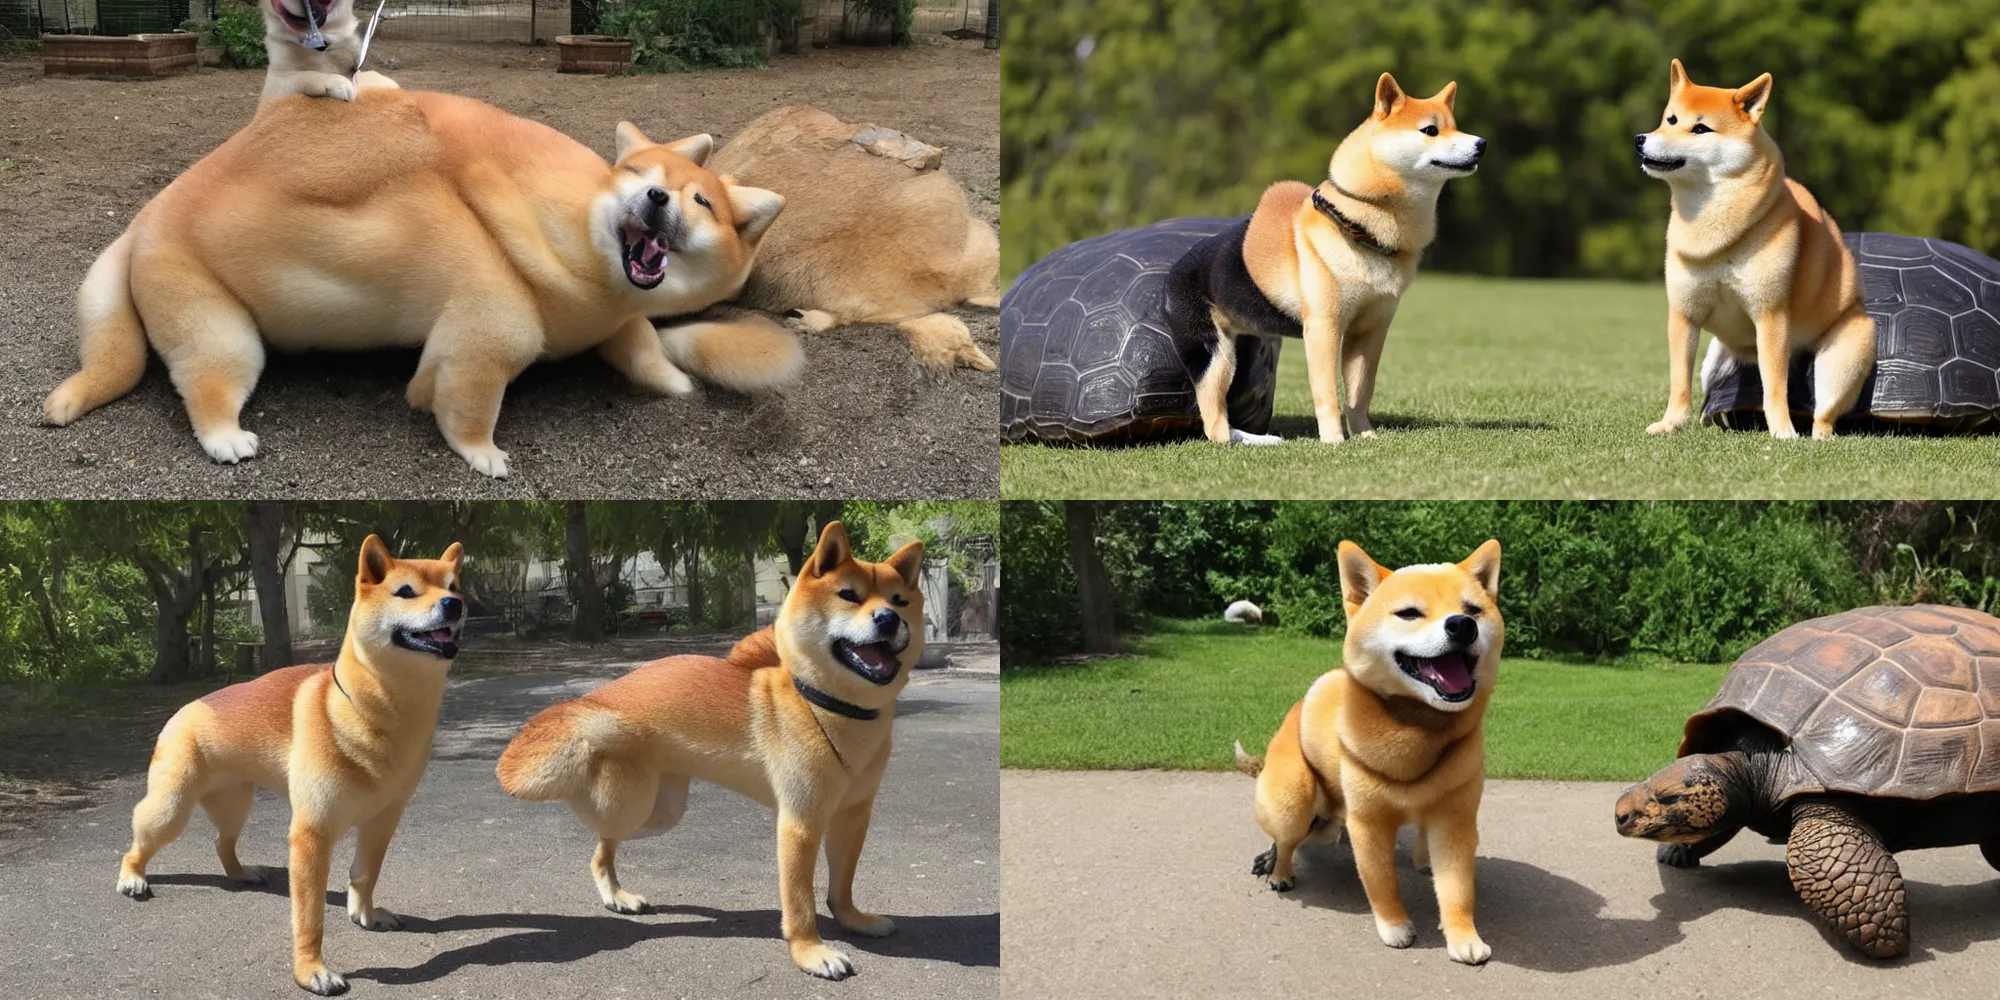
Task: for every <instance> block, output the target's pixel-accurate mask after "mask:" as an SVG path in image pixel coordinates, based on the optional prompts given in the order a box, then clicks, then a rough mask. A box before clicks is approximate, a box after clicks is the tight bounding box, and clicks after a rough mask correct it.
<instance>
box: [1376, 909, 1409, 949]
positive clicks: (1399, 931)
mask: <svg viewBox="0 0 2000 1000" xmlns="http://www.w3.org/2000/svg"><path fill="white" fill-rule="evenodd" d="M1375 934H1376V936H1378V937H1380V938H1381V939H1382V943H1383V944H1386V945H1388V946H1389V947H1391V948H1408V947H1409V946H1410V943H1411V942H1412V941H1415V940H1416V939H1417V929H1416V928H1415V927H1412V926H1410V922H1409V921H1407V920H1405V921H1403V922H1402V923H1400V924H1392V923H1389V922H1388V921H1386V920H1383V919H1382V918H1381V917H1376V918H1375Z"/></svg>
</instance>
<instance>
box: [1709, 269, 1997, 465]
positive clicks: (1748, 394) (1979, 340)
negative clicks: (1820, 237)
mask: <svg viewBox="0 0 2000 1000" xmlns="http://www.w3.org/2000/svg"><path fill="white" fill-rule="evenodd" d="M1846 240H1847V249H1848V250H1849V251H1850V252H1852V253H1853V254H1854V263H1855V265H1856V266H1857V267H1858V268H1859V269H1860V272H1861V304H1862V306H1863V307H1864V308H1866V309H1867V310H1868V315H1870V316H1872V317H1874V319H1875V370H1874V371H1873V372H1872V373H1870V375H1869V376H1868V380H1867V381H1866V382H1864V383H1862V386H1861V395H1860V396H1859V397H1857V399H1856V401H1855V406H1854V409H1852V410H1850V411H1848V414H1847V416H1848V417H1862V418H1873V419H1875V420H1883V421H1891V422H1894V423H1900V424H1929V425H1933V426H1934V427H1936V428H1937V429H1939V430H1972V429H1975V428H1977V427H1979V426H1980V425H1982V424H1985V423H1987V422H1989V421H1992V420H1994V419H1995V418H1996V417H2000V261H1996V260H1994V259H1993V258H1991V257H1988V256H1986V255H1984V254H1982V253H1979V252H1978V251H1976V250H1972V249H1970V248H1968V247H1963V246H1960V245H1958V244H1956V243H1951V242H1948V241H1946V240H1929V239H1919V238H1917V237H1914V236H1896V235H1892V234H1889V233H1848V234H1846ZM1702 367H1703V379H1702V382H1703V390H1704V397H1703V399H1702V405H1701V418H1702V420H1703V422H1705V423H1711V424H1721V425H1722V426H1725V427H1753V426H1754V427H1761V426H1763V420H1764V382H1763V380H1762V379H1760V378H1758V377H1757V366H1756V365H1754V364H1744V363H1743V362H1740V361H1738V360H1736V358H1735V357H1733V356H1731V355H1730V354H1729V352H1727V351H1724V350H1721V349H1720V347H1719V346H1716V345H1711V346H1710V359H1709V363H1708V364H1705V365H1703V366H1702ZM1790 403H1791V409H1792V411H1793V412H1794V413H1796V414H1803V415H1805V416H1807V417H1808V418H1810V416H1811V414H1812V410H1813V380H1812V356H1811V355H1810V354H1800V355H1799V356H1798V357H1795V358H1793V359H1792V372H1791V385H1790Z"/></svg>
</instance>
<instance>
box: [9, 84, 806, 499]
mask: <svg viewBox="0 0 2000 1000" xmlns="http://www.w3.org/2000/svg"><path fill="white" fill-rule="evenodd" d="M369 76H370V74H368V73H363V74H362V77H364V78H367V77H369ZM712 145H713V143H712V140H711V139H710V138H709V137H708V136H706V135H697V136H693V137H690V138H687V139H683V140H681V141H679V142H676V143H673V144H671V145H660V144H657V143H654V142H651V141H649V140H648V139H647V138H646V137H645V135H643V134H642V133H640V131H639V130H638V129H637V128H636V127H634V126H633V125H632V124H631V123H630V122H625V123H622V124H620V125H619V126H618V159H617V162H616V164H611V163H606V162H605V161H604V160H603V158H601V157H599V156H598V155H597V154H596V153H594V152H592V151H591V150H590V149H589V148H587V147H585V146H583V145H582V144H581V143H578V142H576V141H575V140H573V139H570V138H569V137H568V136H565V135H563V134H561V133H560V132H557V131H555V130H554V129H551V128H549V127H547V126H545V125H541V124H538V123H536V122H531V121H527V120H525V119H521V118H516V117H514V116H512V115H509V114H506V113H505V112H502V111H500V110H498V109H495V108H492V107H489V106H488V105H485V104H481V103H479V102H478V101H473V100H468V99H466V98H463V97H453V96H450V95H447V94H432V93H421V92H413V91H406V90H400V89H396V88H395V87H393V86H380V87H378V86H371V85H368V84H367V83H366V82H365V79H364V83H363V85H362V86H361V88H360V92H359V93H358V95H357V96H356V97H355V99H354V100H353V101H352V102H351V103H350V102H343V101H324V100H310V99H306V98H294V97H287V98H280V99H277V100H273V101H270V102H267V103H266V104H264V105H263V107H262V108H260V109H259V111H258V114H257V117H256V119H255V120H253V121H252V122H251V123H250V124H249V125H248V126H246V127H245V128H244V129H243V130H242V131H241V132H238V133H237V134H236V135H235V136H234V137H232V138H231V139H230V140H229V141H228V142H225V143H223V145H222V146H221V147H220V148H218V149H217V150H216V151H215V152H213V153H210V154H209V155H208V156H207V157H205V158H204V159H202V160H201V161H200V162H199V163H196V164H195V165H194V166H193V167H190V168H189V169H188V170H187V172H186V173H183V174H182V175H181V176H180V177H178V178H176V179H175V180H174V182H173V183H171V184H169V185H167V187H166V189H165V190H163V191H161V192H160V193H159V194H158V195H157V196H155V197H154V198H153V200H152V201H151V202H149V203H147V204H146V206H145V207H144V208H141V209H140V210H139V213H138V214H137V215H136V216H135V217H134V218H133V220H132V224H131V226H130V227H128V228H127V229H126V231H125V234H124V235H123V236H120V237H119V238H118V239H117V240H116V241H114V242H113V243H112V244H111V246H110V248H109V249H107V250H105V252H104V253H103V255H101V256H100V257H98V259H97V262H96V263H95V264H94V265H92V267H91V269H90V273H89V274H88V275H87V276H86V277H85V278H84V282H83V287H82V289H81V290H80V291H79V292H78V294H77V330H78V334H79V339H80V341H81V353H82V357H83V370H82V371H81V372H79V373H77V374H76V375H73V376H71V377H70V378H69V380H68V381H66V382H64V383H63V384H62V385H61V386H58V387H57V388H56V390H55V391H54V392H52V393H50V394H49V397H48V399H47V400H46V401H45V402H44V404H43V412H44V415H45V418H46V419H47V420H48V422H50V423H53V424H58V425H60V424H67V423H69V422H71V421H73V420H76V419H77V418H78V417H81V416H83V415H84V414H85V413H88V412H89V411H90V410H92V409H94V408H96V407H98V406H101V405H103V404H105V403H107V402H110V401H111V400H113V399H116V398H118V397H119V396H122V395H124V394H125V393H127V392H129V391H131V389H132V387H133V386H134V385H136V384H137V383H138V381H139V377H140V376H141V374H143V373H144V371H145V367H146V345H147V342H148V341H149V340H150V341H151V343H152V345H153V347H154V348H155V349H157V350H158V351H159V352H160V356H161V358H162V359H164V360H165V361H166V364H167V370H168V372H169V373H170V374H171V375H172V377H173V380H174V385H175V387H176V388H177V389H179V390H180V394H181V398H182V399H183V400H184V401H185V402H186V404H187V410H188V417H189V418H190V420H191V421H192V422H193V424H194V432H195V437H196V438H197V439H198V440H199V441H200V442H201V445H202V448H203V449H204V450H205V451H207V452H208V454H209V456H210V457H211V458H213V459H215V460H216V461H218V462H238V461H241V460H243V459H246V458H249V457H251V456H252V455H255V454H256V452H257V436H256V435H255V434H252V433H250V432H249V431H247V430H245V429H244V428H243V426H242V424H241V423H240V422H239V417H240V414H241V412H242V409H243V404H244V402H245V401H246V400H247V399H248V398H249V396H250V393H251V391H252V389H254V388H255V387H256V383H257V377H258V375H259V373H260V372H261V371H262V369H263V365H264V352H265V350H266V348H275V349H278V350H305V349H313V348H321V349H326V348H331V349H365V348H379V347H396V346H401V347H421V348H422V349H423V354H422V357H421V359H420V360H419V361H418V363H417V371H416V375H415V377H414V378H412V379H411V380H410V385H409V393H408V398H409V402H410V405H412V406H415V407H417V408H418V409H423V410H429V411H431V412H433V413H435V414H436V415H437V421H438V428H439V430H441V431H442V432H443V434H444V439H445V441H446V443H448V444H449V445H450V446H451V448H452V450H453V451H456V452H457V453H458V454H459V455H460V456H462V457H463V458H464V459H465V460H466V462H468V463H470V464H471V466H472V467H473V468H474V469H476V470H478V471H479V472H482V473H485V474H486V475H489V476H505V475H506V474H507V471H508V470H507V453H506V452H504V451H502V450H500V448H499V447H498V446H497V445H495V444H494V441H493V427H494V423H495V421H496V420H497V419H498V418H499V414H500V400H501V396H502V394H503V393H504V392H505V391H506V388H507V384H508V383H509V382H511V381H512V380H513V379H514V377H515V376H517V375H519V374H520V373H521V371H522V370H523V369H525V368H526V367H527V366H528V365H530V364H532V363H533V362H535V361H536V360H539V359H544V358H560V357H565V356H568V355H572V354H577V353H580V352H583V351H588V350H595V351H597V352H598V353H599V354H600V355H602V356H603V357H604V359H605V360H606V361H609V362H610V363H611V364H612V366H614V367H616V368H617V369H619V370H620V371H622V372H624V373H625V375H626V377H628V378H630V379H631V380H632V381H633V382H634V383H635V384H637V385H638V386H640V387H642V388H645V389H648V390H651V391H654V392H660V393H685V392H688V391H690V390H691V389H692V388H693V386H692V384H691V383H690V382H689V381H688V378H687V376H686V375H685V374H683V373H682V371H681V370H680V368H677V367H675V365H674V363H673V362H670V361H669V360H668V352H671V353H672V355H673V357H674V358H675V359H677V360H679V361H680V362H681V363H682V364H684V365H687V366H689V367H691V368H694V369H695V371H696V373H697V374H702V375H704V376H705V377H708V378H710V379H712V380H714V381H717V382H720V383H722V384H724V385H728V386H730V387H732V388H737V389H743V390H754V389H759V388H767V387H771V386H775V385H779V384H783V383H785V382H789V381H791V380H792V379H793V378H794V377H796V374H797V372H798V369H799V365H800V363H801V361H802V356H801V354H800V351H799V347H798V343H797V339H796V338H795V337H793V336H792V335H790V334H789V333H787V332H785V331H783V330H780V329H778V328H777V327H776V326H775V324H770V323H768V322H766V323H759V324H752V323H734V324H730V323H724V324H714V323H710V324H697V325H692V326H686V327H677V328H673V329H669V330H668V331H666V335H665V336H666V341H667V350H665V351H663V350H662V346H661V335H660V334H659V333H657V332H655V330H654V328H653V324H652V323H651V322H650V321H649V320H648V319H647V317H649V316H678V315H686V314H690V313H694V312H697V311H699V310H701V309H703V308H705V307H707V306H709V305H711V304H713V303H715V302H718V301H721V300H723V299H726V298H728V297H730V296H731V295H734V294H735V293H736V291H737V290H738V289H739V288H741V287H742V285H743V281H744V279H745V277H747V276H748V274H749V272H750V265H751V262H752V261H753V260H754V259H755V257H756V253H757V246H758V242H759V240H760V239H761V238H762V236H763V235H764V231H765V229H767V228H768V227H769V226H770V224H771V221H772V220H773V219H775V218H777V216H778V211H779V209H780V208H782V207H783V205H784V199H783V198H782V197H780V196H778V195H777V194H774V193H772V192H770V191H765V190H761V189H758V188H753V187H746V186H742V185H738V184H733V183H730V182H729V181H728V180H727V179H726V178H722V177H718V176H717V175H715V174H714V173H712V172H710V171H708V170H706V169H704V168H703V167H702V165H701V164H702V162H703V161H704V160H706V159H707V157H708V152H709V149H710V148H711V146H712ZM329 163H333V164H340V165H341V166H340V169H337V170H329V169H328V168H327V164H329Z"/></svg>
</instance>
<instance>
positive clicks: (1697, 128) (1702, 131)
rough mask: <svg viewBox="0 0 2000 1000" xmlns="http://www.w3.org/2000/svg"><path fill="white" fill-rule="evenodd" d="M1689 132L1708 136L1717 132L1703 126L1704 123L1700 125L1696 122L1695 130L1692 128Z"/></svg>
mask: <svg viewBox="0 0 2000 1000" xmlns="http://www.w3.org/2000/svg"><path fill="white" fill-rule="evenodd" d="M1688 131H1690V132H1693V133H1694V134H1696V135H1707V134H1708V133H1710V132H1713V131H1715V130H1714V129H1712V128H1709V127H1708V126H1706V125H1703V124H1702V123H1700V122H1695V123H1694V127H1693V128H1691V129H1688Z"/></svg>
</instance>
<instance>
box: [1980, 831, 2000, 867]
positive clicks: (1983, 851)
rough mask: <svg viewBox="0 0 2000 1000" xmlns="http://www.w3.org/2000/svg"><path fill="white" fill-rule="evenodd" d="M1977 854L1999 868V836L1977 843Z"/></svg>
mask: <svg viewBox="0 0 2000 1000" xmlns="http://www.w3.org/2000/svg"><path fill="white" fill-rule="evenodd" d="M1979 854H1980V856H1981V857H1983V858H1985V859H1986V863H1987V864H1989V865H1992V866H1993V867H1994V868H1995V869H2000V837H1995V838H1994V839H1992V840H1989V841H1987V842H1986V843H1984V844H1981V845H1979Z"/></svg>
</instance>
